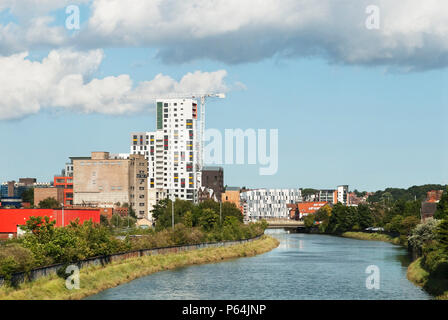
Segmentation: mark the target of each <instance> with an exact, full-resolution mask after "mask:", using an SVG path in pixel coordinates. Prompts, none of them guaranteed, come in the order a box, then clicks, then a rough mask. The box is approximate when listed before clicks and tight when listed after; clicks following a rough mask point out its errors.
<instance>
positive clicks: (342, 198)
mask: <svg viewBox="0 0 448 320" xmlns="http://www.w3.org/2000/svg"><path fill="white" fill-rule="evenodd" d="M348 194H349V192H348V185H341V186H338V188H337V202H339V203H342V204H343V205H346V206H347V205H349V204H350V201H349V196H348Z"/></svg>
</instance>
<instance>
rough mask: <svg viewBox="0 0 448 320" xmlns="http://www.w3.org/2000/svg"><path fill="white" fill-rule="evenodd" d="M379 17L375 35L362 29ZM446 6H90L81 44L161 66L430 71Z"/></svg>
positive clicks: (443, 43)
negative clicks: (307, 63) (283, 63)
mask: <svg viewBox="0 0 448 320" xmlns="http://www.w3.org/2000/svg"><path fill="white" fill-rule="evenodd" d="M369 5H376V6H378V7H379V9H380V29H378V30H376V29H373V30H370V29H367V28H366V26H365V22H366V20H367V18H368V16H369V14H367V13H366V8H367V7H368V6H369ZM446 17H448V2H447V1H445V0H426V1H424V2H422V1H420V0H402V1H390V0H356V1H347V0H320V1H314V0H282V1H277V0H264V1H259V0H245V1H240V0H193V1H184V0H154V1H145V0H135V1H133V2H132V6H130V5H128V4H127V2H125V1H121V0H96V1H94V2H93V4H92V12H91V16H90V19H89V21H88V25H87V27H86V29H85V33H84V34H82V35H81V38H80V39H79V40H80V43H83V42H85V43H86V44H87V43H89V39H92V38H94V39H96V40H97V41H99V43H103V44H104V45H112V46H114V45H123V44H126V45H132V46H136V45H137V46H138V45H142V46H153V47H156V48H159V54H158V55H159V57H160V58H161V59H162V60H163V61H165V62H167V63H179V62H184V61H189V60H193V59H198V58H210V59H214V60H219V61H224V62H226V63H244V62H252V61H259V60H262V59H265V58H269V57H272V56H274V55H277V56H284V57H309V56H319V57H324V58H325V59H327V60H328V61H330V62H335V63H343V64H361V65H391V66H398V67H400V68H403V69H411V70H412V69H431V68H438V67H445V66H446V65H447V64H448V23H447V22H446Z"/></svg>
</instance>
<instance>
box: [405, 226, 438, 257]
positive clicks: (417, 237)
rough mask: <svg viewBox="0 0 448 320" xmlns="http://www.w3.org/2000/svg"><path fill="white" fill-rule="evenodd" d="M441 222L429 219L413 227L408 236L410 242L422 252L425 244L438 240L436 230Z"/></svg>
mask: <svg viewBox="0 0 448 320" xmlns="http://www.w3.org/2000/svg"><path fill="white" fill-rule="evenodd" d="M439 224H440V221H439V220H436V219H427V220H426V221H425V222H423V223H420V224H418V225H417V226H416V227H415V228H414V229H412V231H411V234H410V235H409V237H408V241H409V244H410V245H411V246H412V247H413V248H415V249H417V250H418V251H419V252H421V250H422V248H423V245H425V244H427V243H429V242H431V241H433V240H436V231H437V229H438V226H439Z"/></svg>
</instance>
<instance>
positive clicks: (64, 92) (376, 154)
mask: <svg viewBox="0 0 448 320" xmlns="http://www.w3.org/2000/svg"><path fill="white" fill-rule="evenodd" d="M371 2H372V1H364V0H363V1H359V2H356V4H350V6H348V5H347V6H346V8H345V7H344V8H343V9H344V10H336V7H335V4H332V3H331V1H323V2H322V3H321V5H320V6H318V5H317V4H311V3H308V2H302V1H287V2H286V3H284V4H283V5H282V6H280V5H279V4H277V3H276V2H274V1H266V2H265V3H264V4H263V5H260V6H257V10H253V6H254V3H252V2H250V1H249V2H248V4H247V7H238V6H237V5H236V4H234V3H233V2H221V1H217V3H216V6H215V8H214V10H213V12H212V11H211V10H210V9H207V8H205V7H202V6H199V7H198V8H197V12H196V11H189V12H190V14H191V15H193V17H196V15H198V16H200V17H205V18H204V19H203V21H202V22H201V24H198V25H196V22H195V19H193V20H191V19H189V18H188V17H186V16H185V15H183V14H180V12H184V11H185V10H187V11H188V9H189V8H188V5H186V4H183V2H182V1H173V2H172V4H171V6H172V7H171V9H170V10H171V12H172V14H170V13H169V11H170V10H167V8H166V7H164V6H163V5H161V4H156V3H153V4H150V3H148V2H144V1H136V2H135V5H136V7H137V8H140V10H133V11H132V12H128V10H125V9H124V8H123V6H124V5H125V4H124V2H120V1H115V0H113V1H109V2H108V3H109V4H110V5H109V6H106V3H105V2H101V1H97V0H92V1H70V3H69V1H47V2H46V4H45V5H40V4H39V3H38V2H34V1H31V0H29V1H28V0H27V1H23V3H22V4H20V5H19V4H15V5H8V4H0V70H2V72H1V73H0V136H1V137H2V143H1V149H2V152H1V154H2V157H0V182H5V181H9V180H18V179H19V178H21V177H35V178H37V179H38V181H40V182H50V181H52V180H53V175H55V174H58V173H60V171H61V169H63V168H64V165H65V163H66V162H68V161H69V157H71V156H89V155H90V153H91V152H92V151H108V152H111V153H129V136H130V134H131V133H132V132H145V131H153V130H154V129H155V108H154V105H153V104H152V103H151V102H150V101H149V99H148V97H149V96H155V95H166V94H169V93H172V92H184V93H185V92H198V91H214V92H220V91H223V92H226V93H227V97H226V99H223V100H211V101H209V102H208V104H207V123H206V128H214V129H217V130H219V131H221V132H222V133H224V130H225V129H236V128H241V129H243V130H245V129H248V128H253V129H255V130H257V129H267V130H269V129H278V135H279V146H278V149H279V155H278V160H279V165H278V172H277V173H276V174H275V175H272V176H261V175H259V171H258V168H259V166H258V165H223V168H224V184H225V185H228V186H240V187H242V186H246V187H248V188H298V187H303V188H318V189H327V188H335V187H336V186H338V185H342V184H344V185H349V186H350V190H354V189H358V190H360V191H376V190H382V189H384V188H386V187H398V188H409V187H411V186H413V185H423V184H447V183H448V127H447V125H446V121H447V119H448V90H446V88H447V86H448V73H447V69H446V67H447V65H448V58H447V57H448V50H447V48H448V46H447V45H446V44H447V40H446V39H448V38H447V34H446V31H444V32H445V34H444V33H443V32H441V33H440V32H438V31H437V30H442V29H440V26H441V23H442V21H444V17H446V12H447V10H448V5H445V4H441V5H440V6H438V7H436V6H434V8H433V9H431V10H429V9H428V11H425V12H422V11H421V10H414V11H412V10H411V9H412V8H415V6H416V5H415V4H414V3H413V2H412V1H404V3H406V4H404V3H403V5H401V6H399V7H398V6H393V5H391V4H385V3H383V2H381V1H373V3H371ZM298 3H299V4H301V5H302V7H301V9H300V10H299V9H297V10H296V11H294V10H291V8H296V7H295V5H296V4H298ZM69 4H74V5H78V6H79V8H80V30H67V28H66V19H67V16H68V15H67V14H66V6H68V5H69ZM368 4H377V5H379V7H380V9H381V11H380V12H381V17H382V19H381V27H380V29H379V30H368V29H366V28H365V25H364V21H365V19H366V17H367V15H366V13H365V7H366V6H367V5H368ZM233 6H235V7H233ZM232 8H233V9H234V10H230V11H228V9H232ZM406 8H407V10H406ZM142 12H145V14H146V15H149V16H147V17H146V18H145V19H141V15H140V14H142ZM228 12H234V13H233V14H232V15H231V17H229V16H228ZM340 12H343V14H344V15H343V18H341V16H340ZM409 12H413V13H412V14H409ZM266 13H269V16H270V17H271V19H270V20H269V21H265V19H264V17H266ZM293 13H294V14H293ZM418 19H424V21H428V23H427V24H422V25H418V26H416V27H415V28H410V27H409V28H408V26H410V25H411V23H412V22H413V21H417V20H418ZM224 22H225V23H224ZM215 25H216V26H217V25H219V26H221V27H219V28H217V27H216V26H215ZM170 28H172V29H170ZM173 30H174V31H173ZM179 30H183V32H177V31H179ZM443 30H444V29H443ZM425 34H426V35H431V36H433V38H432V41H431V42H428V43H426V42H425V41H427V40H425V39H426V38H425V37H424V35H425ZM24 35H27V36H24ZM255 39H264V41H260V42H258V41H256V40H255ZM334 39H337V40H334ZM403 39H406V40H403ZM422 42H423V44H422ZM391 43H395V45H394V46H392V45H391ZM341 48H345V49H344V50H343V49H341ZM422 48H424V49H422Z"/></svg>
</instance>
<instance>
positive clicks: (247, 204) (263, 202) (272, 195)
mask: <svg viewBox="0 0 448 320" xmlns="http://www.w3.org/2000/svg"><path fill="white" fill-rule="evenodd" d="M240 197H241V201H242V202H243V203H244V212H245V215H246V217H245V218H246V219H248V220H259V219H287V218H289V209H288V208H287V206H286V205H287V204H293V203H297V202H301V201H302V192H301V190H300V189H256V190H248V191H245V192H241V196H240Z"/></svg>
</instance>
